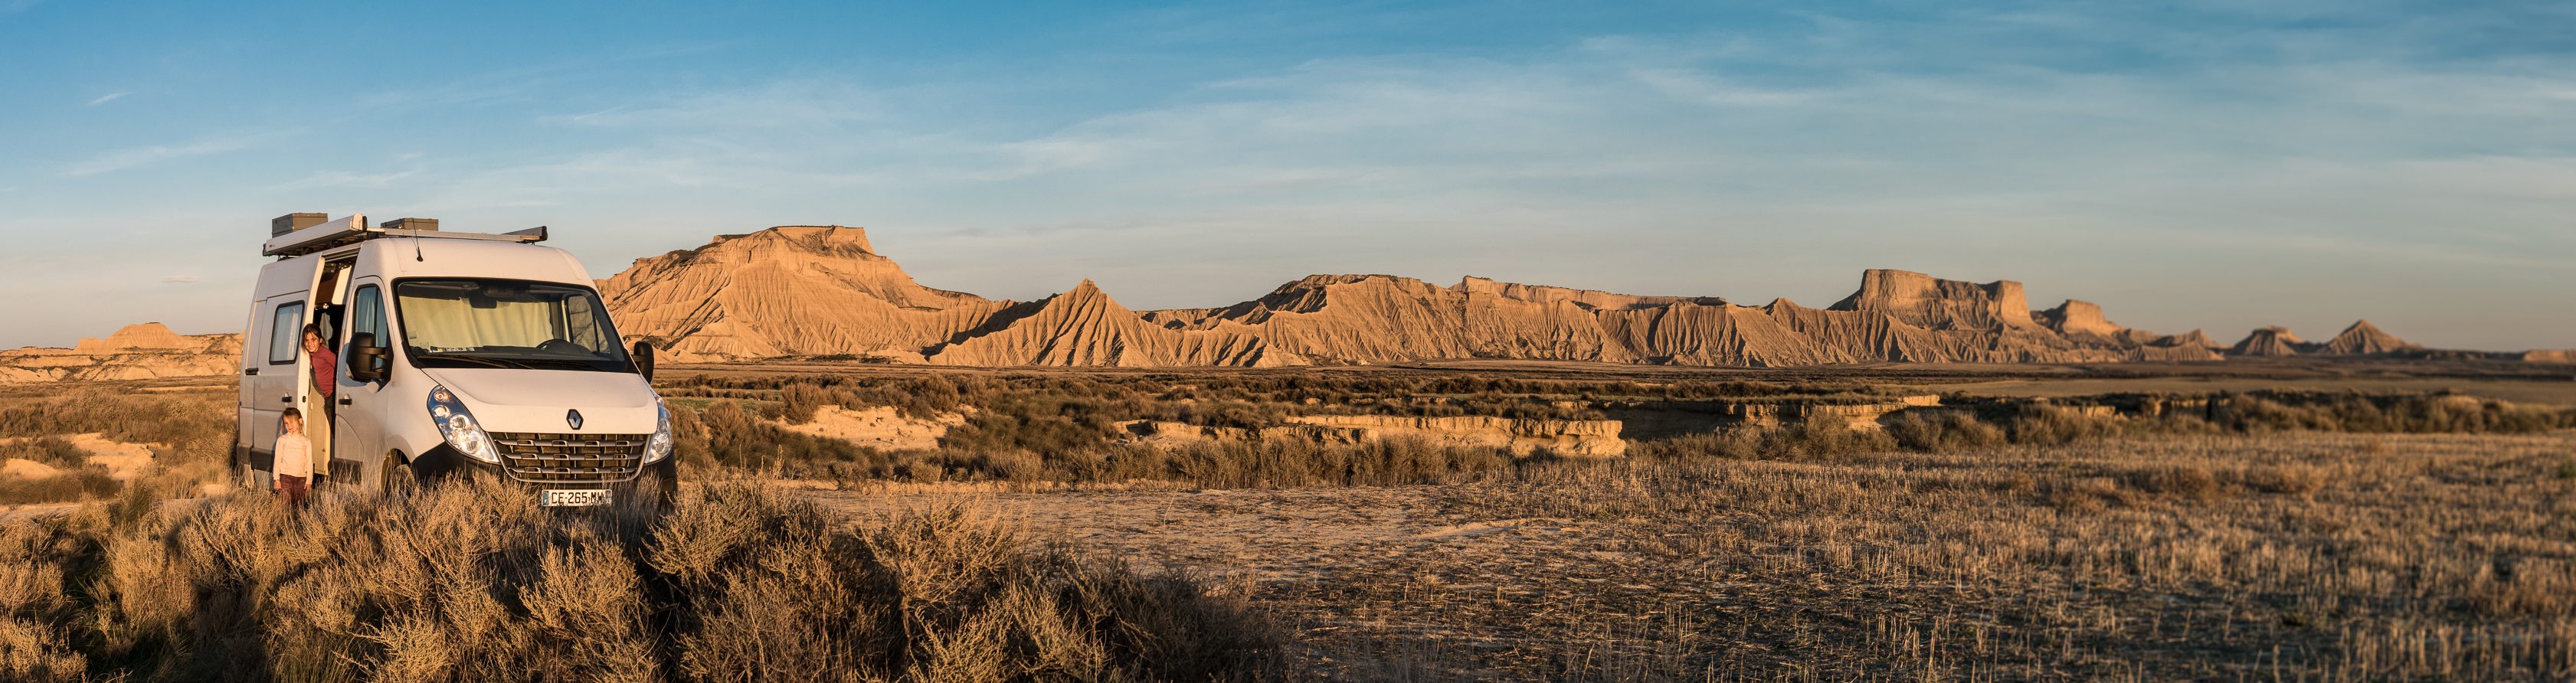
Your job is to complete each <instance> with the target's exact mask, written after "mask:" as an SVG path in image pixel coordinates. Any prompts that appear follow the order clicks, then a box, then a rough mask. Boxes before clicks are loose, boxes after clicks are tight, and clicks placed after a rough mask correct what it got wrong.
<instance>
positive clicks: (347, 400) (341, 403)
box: [340, 398, 349, 406]
mask: <svg viewBox="0 0 2576 683" xmlns="http://www.w3.org/2000/svg"><path fill="white" fill-rule="evenodd" d="M340 405H344V406H345V405H349V399H345V398H344V399H340Z"/></svg>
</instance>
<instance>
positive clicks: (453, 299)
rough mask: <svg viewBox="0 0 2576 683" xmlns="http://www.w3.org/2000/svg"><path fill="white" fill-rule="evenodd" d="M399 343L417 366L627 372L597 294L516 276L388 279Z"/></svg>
mask: <svg viewBox="0 0 2576 683" xmlns="http://www.w3.org/2000/svg"><path fill="white" fill-rule="evenodd" d="M394 309H395V314H396V315H398V316H400V317H401V321H402V336H403V345H404V346H405V347H407V348H406V349H405V350H406V351H407V352H408V353H407V355H409V356H411V359H412V363H413V364H415V365H418V366H420V367H425V368H435V367H501V368H526V369H532V370H595V371H600V372H633V371H634V366H633V365H631V364H629V363H628V362H627V360H626V351H625V350H624V349H621V348H618V344H617V342H618V338H617V328H615V327H613V326H611V325H610V324H609V321H608V309H607V307H605V306H601V305H600V304H599V295H598V294H594V293H592V292H591V291H590V290H588V289H584V288H581V287H573V286H569V285H558V284H548V283H543V282H527V281H523V280H494V279H443V280H406V281H403V282H399V283H395V285H394Z"/></svg>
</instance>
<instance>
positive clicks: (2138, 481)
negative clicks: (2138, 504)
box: [2131, 465, 2225, 499]
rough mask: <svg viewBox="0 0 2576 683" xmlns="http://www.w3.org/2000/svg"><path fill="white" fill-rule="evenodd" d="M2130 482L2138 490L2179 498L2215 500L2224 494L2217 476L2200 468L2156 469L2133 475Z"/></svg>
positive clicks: (2169, 467) (2222, 486)
mask: <svg viewBox="0 0 2576 683" xmlns="http://www.w3.org/2000/svg"><path fill="white" fill-rule="evenodd" d="M2131 480H2132V483H2133V485H2134V486H2136V487H2137V488H2138V489H2139V490H2142V491H2146V492H2149V493H2160V494H2165V495H2169V496H2176V497H2181V498H2192V499H2207V498H2215V497H2218V496H2219V495H2220V494H2222V493H2224V492H2225V486H2224V485H2223V484H2222V483H2220V481H2219V479H2218V475H2215V474H2211V473H2210V471H2209V470H2208V469H2206V468H2202V467H2192V466H2181V465H2176V466H2167V467H2158V468H2154V469H2149V470H2145V471H2142V472H2138V473H2135V474H2134V475H2132V476H2131Z"/></svg>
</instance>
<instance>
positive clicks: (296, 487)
mask: <svg viewBox="0 0 2576 683" xmlns="http://www.w3.org/2000/svg"><path fill="white" fill-rule="evenodd" d="M277 424H278V431H279V432H281V433H280V434H278V435H277V465H276V468H277V479H276V481H275V483H272V484H269V488H271V489H275V490H276V491H277V492H278V494H280V500H282V501H285V503H286V506H287V507H289V508H299V509H300V508H302V507H304V495H305V493H306V492H308V491H309V490H310V489H311V486H312V485H311V484H310V483H308V482H309V481H310V480H311V479H312V477H313V441H312V440H310V439H306V438H304V415H303V414H302V413H298V412H296V410H295V409H294V408H288V409H286V414H285V415H283V416H280V417H278V418H277Z"/></svg>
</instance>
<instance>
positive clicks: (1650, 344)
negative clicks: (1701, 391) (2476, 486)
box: [0, 226, 2576, 384]
mask: <svg viewBox="0 0 2576 683" xmlns="http://www.w3.org/2000/svg"><path fill="white" fill-rule="evenodd" d="M598 285H599V290H600V293H601V294H602V295H603V296H605V297H607V299H608V302H609V306H610V308H612V309H613V310H614V311H615V312H616V314H617V319H618V322H619V324H620V325H621V326H622V327H623V328H624V330H623V331H624V332H625V333H626V334H627V336H628V337H629V338H630V339H632V340H646V339H649V340H652V341H653V342H654V343H655V344H656V345H658V346H660V347H661V348H662V349H664V351H663V354H664V355H663V357H664V358H665V359H667V360H669V361H673V362H682V363H689V362H738V361H759V360H763V359H782V358H796V357H805V358H812V357H817V356H824V357H843V356H846V357H848V358H851V359H865V360H870V361H877V362H891V363H910V364H927V365H966V366H1125V367H1158V366H1236V367H1278V366H1300V365H1357V364H1383V363H1403V362H1415V361H1425V360H1449V359H1469V358H1486V359H1522V360H1554V361H1591V362H1601V363H1624V364H1649V365H1686V366H1734V367H1784V366H1802V365H1826V364H1836V363H1882V362H1894V363H2088V362H2122V361H2215V360H2222V359H2224V358H2228V357H2236V356H2317V355H2323V356H2372V355H2381V356H2386V355H2408V356H2413V355H2428V354H2449V355H2453V356H2460V355H2464V354H2465V355H2471V356H2475V357H2480V358H2496V359H2514V360H2526V361H2539V362H2551V363H2576V351H2531V352H2525V353H2510V354H2486V353H2478V352H2439V351H2426V350H2424V349H2422V348H2421V347H2418V346H2416V345H2414V344H2409V343H2407V342H2406V341H2405V340H2402V339H2398V338H2397V337H2395V336H2393V335H2390V334H2388V333H2386V332H2383V331H2381V330H2380V329H2379V328H2378V327H2375V326H2373V325H2371V324H2370V322H2369V321H2361V322H2356V323H2353V325H2352V326H2351V327H2350V328H2347V329H2345V330H2344V331H2343V333H2342V334H2339V335H2337V336H2336V337H2335V338H2334V339H2332V340H2330V341H2327V342H2324V343H2311V342H2306V341H2303V340H2301V339H2299V337H2298V335H2295V334H2292V333H2291V332H2290V331H2289V330H2288V329H2286V328H2280V327H2265V328H2262V329H2258V330H2255V331H2254V332H2253V333H2252V334H2249V335H2247V336H2246V337H2245V338H2244V339H2243V340H2242V341H2239V342H2237V343H2236V344H2234V345H2232V346H2229V345H2223V344H2220V343H2218V342H2216V341H2213V340H2211V339H2210V338H2209V336H2208V335H2205V334H2202V333H2201V331H2199V330H2193V331H2190V332H2187V333H2183V334H2178V335H2160V334H2156V333H2153V332H2148V331H2146V330H2139V329H2134V328H2128V327H2122V326H2120V325H2118V324H2116V323H2113V322H2111V321H2110V320H2108V319H2106V318H2104V317H2103V314H2102V309H2101V307H2099V306H2095V305H2093V304H2090V303H2086V302H2083V301H2074V300H2069V301H2066V302H2065V303H2061V304H2058V305H2057V306H2056V307H2053V308H2049V309H2046V310H2032V309H2031V308H2030V305H2029V302H2028V301H2026V300H2025V299H2024V298H2023V295H2022V287H2021V283H2018V282H2012V281H1998V282H1989V283H1985V284H1976V283H1970V282H1960V281H1955V280H1942V279H1937V278H1934V277H1931V276H1929V275H1924V274H1921V273H1910V272H1906V271H1901V270H1871V271H1867V272H1865V273H1863V274H1862V275H1861V284H1860V290H1859V291H1856V292H1853V293H1852V295H1851V296H1849V297H1845V298H1844V299H1843V300H1841V301H1837V302H1834V304H1833V305H1830V306H1826V307H1824V308H1808V307H1805V306H1800V305H1798V304H1796V303H1794V302H1791V301H1789V300H1787V299H1780V300H1775V301H1772V302H1771V303H1769V304H1766V305H1762V306H1738V305H1735V304H1733V303H1730V302H1728V301H1727V300H1725V299H1721V298H1718V297H1712V296H1699V297H1686V296H1632V295H1627V294H1613V293H1609V292H1600V291H1592V290H1583V289H1566V288H1562V287H1548V286H1543V285H1524V284H1514V283H1508V282H1496V281H1493V280H1488V279H1484V278H1478V277H1469V278H1465V279H1464V280H1461V281H1460V282H1459V283H1458V284H1456V285H1450V286H1445V287H1444V286H1441V285H1436V284H1432V283H1429V282H1424V281H1421V280H1416V279H1412V278H1405V277H1396V276H1392V275H1314V276H1308V277H1306V278H1305V279H1302V280H1297V281H1295V282H1290V283H1287V284H1283V285H1280V286H1279V288H1278V289H1275V290H1272V291H1271V292H1270V293H1269V294H1268V295H1265V296H1262V297H1260V298H1257V299H1253V300H1250V301H1245V302H1242V303H1238V304H1235V305H1232V306H1226V307H1222V308H1193V309H1175V310H1164V311H1134V310H1129V309H1127V307H1125V306H1121V305H1119V304H1118V302H1117V301H1116V300H1114V299H1111V298H1110V297H1109V295H1108V293H1106V292H1102V291H1100V288H1099V287H1097V286H1094V285H1093V284H1092V283H1091V282H1090V281H1087V280H1086V281H1084V282H1082V283H1081V284H1080V285H1077V286H1075V287H1074V288H1073V290H1072V291H1068V292H1065V293H1062V294H1057V295H1055V296H1051V297H1048V298H1046V299H1043V300H1039V301H996V300H992V299H986V298H983V297H979V296H975V295H973V294H967V293H964V292H952V291H948V290H942V289H932V288H929V287H924V286H921V285H920V284H919V283H916V282H913V280H912V276H910V275H907V274H905V273H904V272H903V268H902V267H900V266H897V265H895V262H894V260H893V259H889V258H886V257H885V256H883V255H880V254H878V253H876V250H875V249H874V248H872V247H871V246H870V245H869V244H868V237H867V231H865V230H863V229H860V228H851V227H842V226H781V227H776V228H770V229H768V230H762V231H760V232H756V233H751V234H748V235H719V236H717V237H716V238H715V241H713V242H710V243H708V244H707V245H706V246H702V247H699V248H697V249H691V250H685V251H674V252H671V253H668V254H663V255H661V256H655V257H650V258H644V259H638V260H636V262H635V264H634V266H633V267H630V268H628V269H626V271H625V272H622V273H618V274H617V275H616V276H615V277H612V278H609V279H607V280H601V281H599V283H598ZM240 354H241V335H239V334H209V335H195V336H181V335H178V334H173V333H172V332H171V331H170V330H169V328H167V327H163V326H162V325H161V324H160V323H144V324H140V325H128V326H126V327H125V328H124V329H122V330H118V331H117V332H116V333H115V334H113V335H110V336H109V337H107V338H106V339H83V340H81V341H80V343H79V344H78V345H76V346H75V347H73V348H69V349H58V348H39V347H27V348H22V349H17V350H14V351H0V384H10V383H26V382H57V381H98V380H130V379H153V378H164V377H202V376H218V375H229V374H232V373H233V372H235V371H236V367H237V366H236V363H238V362H239V357H240Z"/></svg>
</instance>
